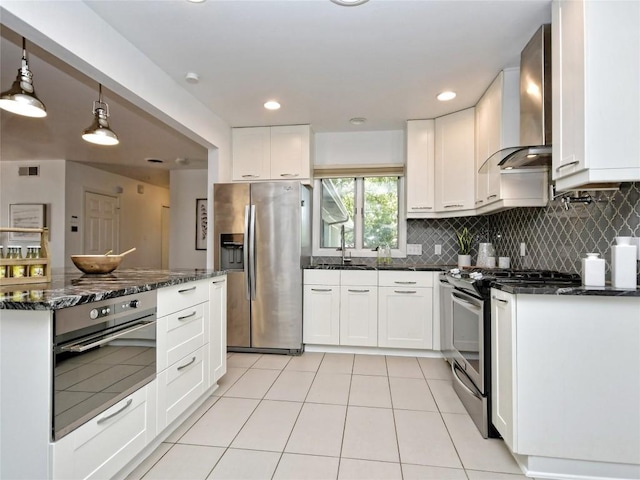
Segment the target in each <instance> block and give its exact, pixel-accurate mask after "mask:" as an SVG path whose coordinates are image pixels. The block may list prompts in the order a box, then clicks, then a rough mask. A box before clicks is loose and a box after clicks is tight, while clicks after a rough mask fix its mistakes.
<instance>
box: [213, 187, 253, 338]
mask: <svg viewBox="0 0 640 480" xmlns="http://www.w3.org/2000/svg"><path fill="white" fill-rule="evenodd" d="M249 191H250V188H249V184H247V183H216V184H214V186H213V219H214V220H213V222H214V223H213V237H214V241H213V252H214V255H213V266H214V268H215V269H216V270H221V269H223V267H227V268H228V266H229V265H228V264H229V263H230V262H229V258H228V256H229V255H230V254H233V255H234V259H235V260H236V263H238V264H242V265H244V269H243V270H237V271H228V273H227V346H228V347H229V348H231V349H232V348H233V347H243V348H247V347H250V346H251V312H250V302H249V297H248V295H247V292H248V285H249V276H248V272H247V262H246V261H244V258H246V255H247V252H248V249H247V241H248V235H247V232H246V229H247V226H248V225H247V221H246V216H245V211H246V210H248V207H249V201H250V197H249ZM230 238H231V239H232V240H234V241H235V243H238V244H239V243H242V247H240V245H234V246H233V247H235V248H233V249H230V248H229V246H228V245H226V246H225V241H226V243H227V244H228V243H229V239H230ZM221 240H222V241H221ZM240 249H241V250H242V253H240V252H239V251H238V250H240ZM241 258H242V261H240V259H241Z"/></svg>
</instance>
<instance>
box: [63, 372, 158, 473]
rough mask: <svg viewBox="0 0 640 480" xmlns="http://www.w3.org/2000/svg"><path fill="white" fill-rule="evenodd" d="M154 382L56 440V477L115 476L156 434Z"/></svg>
mask: <svg viewBox="0 0 640 480" xmlns="http://www.w3.org/2000/svg"><path fill="white" fill-rule="evenodd" d="M155 387H156V383H155V382H152V383H150V384H148V385H147V386H145V387H143V388H141V389H140V390H138V391H136V392H135V393H133V394H132V395H130V396H128V397H127V398H125V399H123V400H122V401H120V402H118V403H117V404H115V405H113V406H112V407H111V408H109V409H107V410H105V411H104V412H103V413H101V414H100V415H98V416H97V417H95V418H94V419H92V420H90V421H89V422H87V423H85V424H84V425H82V426H81V427H79V428H78V429H76V430H75V431H73V432H71V433H70V434H69V435H67V436H66V437H64V438H62V439H60V440H59V441H57V442H55V443H54V444H53V446H52V451H53V478H64V479H81V478H112V477H113V476H114V475H115V474H116V473H117V472H118V471H119V470H120V469H122V468H123V467H124V466H125V465H126V464H127V463H129V462H130V461H131V460H132V459H133V458H134V457H135V456H136V455H137V454H138V453H139V452H140V451H141V450H142V449H143V448H144V447H145V446H146V445H147V443H148V442H149V441H150V440H151V439H152V438H153V437H154V436H155V433H156V432H155V412H153V411H150V410H149V409H150V406H151V405H152V404H153V401H152V399H153V398H154V397H155Z"/></svg>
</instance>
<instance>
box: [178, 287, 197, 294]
mask: <svg viewBox="0 0 640 480" xmlns="http://www.w3.org/2000/svg"><path fill="white" fill-rule="evenodd" d="M195 289H196V287H190V288H183V289H182V290H178V293H187V292H190V291H192V290H195Z"/></svg>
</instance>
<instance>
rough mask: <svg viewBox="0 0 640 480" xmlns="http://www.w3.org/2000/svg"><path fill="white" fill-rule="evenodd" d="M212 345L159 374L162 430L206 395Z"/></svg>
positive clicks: (200, 349) (159, 419) (160, 424)
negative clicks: (209, 349) (201, 396)
mask: <svg viewBox="0 0 640 480" xmlns="http://www.w3.org/2000/svg"><path fill="white" fill-rule="evenodd" d="M208 348H209V345H208V344H207V345H204V346H203V347H201V348H199V349H198V350H196V351H195V352H193V353H190V354H189V355H187V356H185V357H184V358H181V359H180V360H178V361H177V362H175V363H174V364H173V365H171V366H170V367H169V368H167V369H166V370H164V371H162V372H160V373H159V374H158V430H159V431H160V430H162V429H164V428H165V427H166V426H167V425H169V424H171V422H173V421H174V420H175V419H176V418H178V417H179V416H180V414H181V413H183V412H184V411H185V410H186V409H187V408H189V407H190V406H191V405H193V403H194V402H195V401H196V400H197V399H198V398H199V397H200V395H202V394H203V393H204V391H205V389H206V382H207V380H206V379H207V376H208V373H209V372H208V370H207V366H206V365H207V363H206V361H205V360H206V359H207V358H208Z"/></svg>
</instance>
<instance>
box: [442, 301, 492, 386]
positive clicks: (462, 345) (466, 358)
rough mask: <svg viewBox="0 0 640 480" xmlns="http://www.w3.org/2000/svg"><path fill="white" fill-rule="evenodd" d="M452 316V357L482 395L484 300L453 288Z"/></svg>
mask: <svg viewBox="0 0 640 480" xmlns="http://www.w3.org/2000/svg"><path fill="white" fill-rule="evenodd" d="M451 317H452V324H453V326H452V338H453V340H452V356H453V359H454V360H455V361H456V362H457V363H458V365H459V366H460V368H461V369H462V370H463V371H464V373H465V374H466V375H467V376H468V377H469V379H470V380H471V381H472V382H473V383H474V385H475V386H476V387H477V389H478V390H479V392H480V393H481V394H483V395H484V394H486V393H487V392H486V391H485V384H484V383H485V382H484V368H485V366H484V301H483V300H481V299H479V298H477V297H474V296H471V295H469V294H467V293H465V292H462V291H460V290H458V289H453V290H452V291H451Z"/></svg>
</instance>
